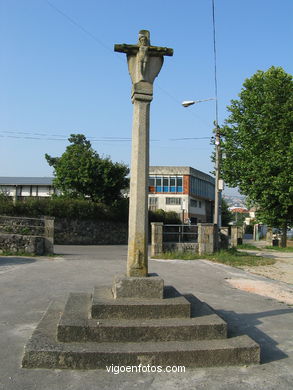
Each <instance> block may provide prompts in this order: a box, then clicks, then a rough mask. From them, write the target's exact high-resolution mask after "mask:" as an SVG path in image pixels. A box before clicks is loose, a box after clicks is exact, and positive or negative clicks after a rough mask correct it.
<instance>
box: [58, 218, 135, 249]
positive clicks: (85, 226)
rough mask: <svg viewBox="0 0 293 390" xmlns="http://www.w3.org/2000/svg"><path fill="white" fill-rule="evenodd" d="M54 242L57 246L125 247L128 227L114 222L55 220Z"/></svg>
mask: <svg viewBox="0 0 293 390" xmlns="http://www.w3.org/2000/svg"><path fill="white" fill-rule="evenodd" d="M54 233H55V235H54V237H55V238H54V242H55V244H59V245H120V244H123V245H126V244H127V240H128V227H127V224H126V223H122V222H115V221H94V220H78V219H76V220H73V219H60V218H56V219H55V231H54Z"/></svg>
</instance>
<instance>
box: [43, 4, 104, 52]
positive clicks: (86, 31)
mask: <svg viewBox="0 0 293 390" xmlns="http://www.w3.org/2000/svg"><path fill="white" fill-rule="evenodd" d="M45 1H46V3H47V4H48V5H49V6H50V7H51V8H52V9H54V10H55V11H56V12H58V13H59V14H60V15H62V16H63V17H64V18H66V19H67V20H68V21H69V22H70V23H72V24H74V25H75V26H76V27H77V28H79V29H80V30H81V31H83V32H84V33H85V34H86V35H88V36H89V37H90V38H92V39H93V40H94V41H95V42H96V43H98V44H99V45H100V46H102V47H103V48H104V49H106V50H108V51H110V52H112V48H111V49H110V47H109V46H107V45H106V44H105V43H104V42H103V41H101V40H100V39H99V38H97V37H96V36H95V35H93V34H92V33H91V32H90V31H88V30H87V29H86V28H85V27H83V26H82V25H81V24H79V23H78V22H77V21H76V20H74V19H73V18H72V17H71V16H69V15H67V14H66V13H65V12H64V11H62V10H61V9H60V8H58V7H56V5H54V4H53V3H51V1H49V0H45Z"/></svg>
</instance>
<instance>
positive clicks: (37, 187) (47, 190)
mask: <svg viewBox="0 0 293 390" xmlns="http://www.w3.org/2000/svg"><path fill="white" fill-rule="evenodd" d="M0 193H2V194H5V195H7V196H11V197H13V198H14V199H18V200H23V199H26V198H31V197H38V198H43V197H50V196H52V195H53V194H54V193H55V189H54V187H53V177H0Z"/></svg>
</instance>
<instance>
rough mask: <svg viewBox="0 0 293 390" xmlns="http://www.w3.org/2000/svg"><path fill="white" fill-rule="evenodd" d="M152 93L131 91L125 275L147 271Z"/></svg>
mask: <svg viewBox="0 0 293 390" xmlns="http://www.w3.org/2000/svg"><path fill="white" fill-rule="evenodd" d="M151 100H152V96H151V95H143V94H136V93H134V94H133V98H132V101H133V124H132V153H131V179H130V204H129V230H128V256H127V276H141V277H144V276H147V275H148V176H149V115H150V102H151Z"/></svg>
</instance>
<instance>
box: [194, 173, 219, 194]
mask: <svg viewBox="0 0 293 390" xmlns="http://www.w3.org/2000/svg"><path fill="white" fill-rule="evenodd" d="M190 192H191V193H192V194H194V195H198V196H202V197H205V198H209V199H214V197H215V193H214V192H215V187H214V185H213V184H212V183H210V182H208V181H206V180H202V179H199V178H198V177H194V176H191V178H190Z"/></svg>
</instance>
